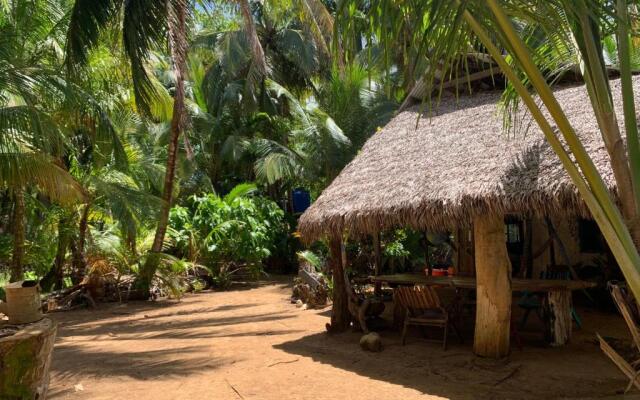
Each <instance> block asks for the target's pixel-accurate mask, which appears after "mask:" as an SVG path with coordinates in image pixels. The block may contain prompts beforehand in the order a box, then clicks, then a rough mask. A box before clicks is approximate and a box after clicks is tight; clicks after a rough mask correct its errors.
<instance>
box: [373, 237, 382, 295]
mask: <svg viewBox="0 0 640 400" xmlns="http://www.w3.org/2000/svg"><path fill="white" fill-rule="evenodd" d="M373 252H374V261H373V262H374V263H375V265H374V271H373V273H374V275H375V276H378V275H380V271H382V250H381V248H380V232H376V233H374V234H373ZM374 293H375V294H376V295H380V294H382V282H376V284H375V287H374Z"/></svg>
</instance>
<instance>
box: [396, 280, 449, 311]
mask: <svg viewBox="0 0 640 400" xmlns="http://www.w3.org/2000/svg"><path fill="white" fill-rule="evenodd" d="M396 299H397V301H399V302H400V305H402V306H403V307H405V308H411V309H421V310H431V309H436V308H442V306H441V305H440V298H439V297H438V294H437V293H436V291H435V289H434V288H433V287H432V286H414V287H407V286H399V287H397V288H396V289H395V293H394V300H396Z"/></svg>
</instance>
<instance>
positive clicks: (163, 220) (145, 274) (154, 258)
mask: <svg viewBox="0 0 640 400" xmlns="http://www.w3.org/2000/svg"><path fill="white" fill-rule="evenodd" d="M172 4H173V7H171V11H170V17H169V36H170V48H171V58H172V61H173V69H174V74H175V95H174V98H173V117H172V120H171V134H170V139H169V148H168V153H167V168H166V172H165V176H164V187H163V192H162V206H161V207H160V214H159V215H158V225H157V228H156V233H155V236H154V239H153V245H152V247H151V253H150V254H149V256H148V257H147V260H146V262H145V264H144V266H143V270H142V276H141V279H142V282H141V283H142V285H143V288H144V289H148V288H149V286H150V284H151V279H152V278H153V275H154V274H155V272H156V269H157V268H158V264H159V258H158V255H159V253H160V252H161V251H162V244H163V242H164V237H165V234H166V232H167V225H168V222H169V210H170V209H171V202H172V198H173V187H174V182H175V171H176V161H177V156H178V140H179V138H180V135H181V134H182V131H183V130H184V125H185V119H186V113H185V111H186V110H185V106H184V105H185V90H184V78H185V73H186V59H185V57H186V50H187V40H186V35H187V27H186V14H187V10H186V7H187V5H186V2H185V1H182V0H178V1H175V2H173V3H172Z"/></svg>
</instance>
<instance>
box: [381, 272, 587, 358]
mask: <svg viewBox="0 0 640 400" xmlns="http://www.w3.org/2000/svg"><path fill="white" fill-rule="evenodd" d="M371 280H372V281H373V282H376V283H386V284H389V285H431V286H444V287H452V288H456V289H473V290H476V289H477V283H476V279H475V278H473V277H466V276H453V277H447V276H426V275H425V274H396V275H379V276H372V277H371ZM595 286H596V284H595V283H593V282H587V281H570V280H558V279H518V278H513V279H512V280H511V290H512V291H514V292H532V293H535V292H543V293H546V301H545V304H544V307H545V311H546V312H547V315H548V316H549V318H548V319H549V321H548V323H549V327H548V328H549V329H550V335H551V337H552V343H551V344H552V345H555V346H561V345H564V344H566V343H567V342H568V341H569V339H570V338H571V330H572V323H571V308H572V304H571V303H572V301H571V291H573V290H582V289H587V288H591V287H595Z"/></svg>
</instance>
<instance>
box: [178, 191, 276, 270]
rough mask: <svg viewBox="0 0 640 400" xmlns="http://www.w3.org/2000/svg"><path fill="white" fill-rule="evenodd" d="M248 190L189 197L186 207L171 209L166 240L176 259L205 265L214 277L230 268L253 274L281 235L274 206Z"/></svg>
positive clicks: (269, 201) (259, 267)
mask: <svg viewBox="0 0 640 400" xmlns="http://www.w3.org/2000/svg"><path fill="white" fill-rule="evenodd" d="M252 188H253V190H251V189H252ZM254 190H255V187H253V186H252V185H247V184H243V185H239V186H238V187H236V188H235V189H234V190H233V191H232V192H231V193H230V194H229V195H227V196H225V197H224V198H222V197H220V196H218V195H216V194H214V193H209V194H207V195H204V196H192V197H191V198H190V199H189V202H190V205H189V207H188V208H187V207H180V206H177V207H174V208H173V209H172V210H171V214H170V218H169V223H170V226H171V230H170V236H171V238H172V239H173V240H174V243H175V244H174V246H175V250H176V252H177V253H178V255H180V256H183V257H186V258H188V259H190V260H191V261H194V262H198V263H201V264H203V265H205V266H206V267H207V268H209V269H210V270H212V272H213V273H214V276H217V275H220V274H223V273H224V274H227V273H229V271H231V270H232V269H233V267H236V266H247V267H249V268H250V270H252V271H253V272H255V273H256V274H259V273H260V272H261V271H262V262H263V261H264V260H265V259H266V258H267V257H269V256H270V255H271V254H272V252H273V250H274V248H275V246H276V243H277V241H278V240H279V238H281V237H282V235H286V232H287V231H286V224H285V223H284V212H283V211H282V210H281V209H280V207H278V205H277V204H276V203H274V202H273V201H271V200H269V199H266V198H263V197H259V196H247V194H248V193H251V192H253V191H254Z"/></svg>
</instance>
